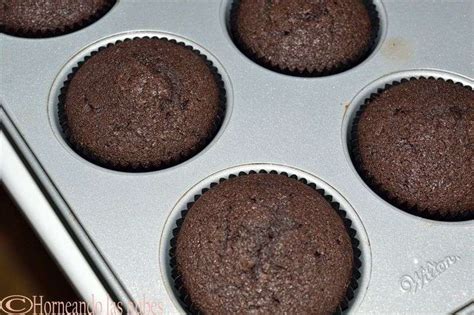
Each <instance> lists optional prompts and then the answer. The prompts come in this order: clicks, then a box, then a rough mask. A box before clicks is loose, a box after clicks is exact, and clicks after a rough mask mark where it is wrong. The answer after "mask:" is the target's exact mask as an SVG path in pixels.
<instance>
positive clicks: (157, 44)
mask: <svg viewBox="0 0 474 315" xmlns="http://www.w3.org/2000/svg"><path fill="white" fill-rule="evenodd" d="M220 84H221V82H220V81H218V77H217V73H216V72H215V70H214V69H212V68H211V67H210V65H209V64H208V62H207V61H206V60H205V58H204V57H203V56H201V55H199V54H198V53H197V52H196V51H193V50H192V49H190V48H189V47H185V46H184V45H181V44H178V43H176V42H173V41H169V40H167V39H157V38H151V39H150V38H141V39H133V40H126V41H124V42H119V43H117V44H115V45H112V46H109V47H107V48H105V49H102V50H100V51H99V52H98V53H97V54H94V55H93V56H92V57H91V58H90V59H88V60H87V61H86V62H85V63H84V64H83V65H81V66H80V67H79V69H78V70H77V72H75V73H74V75H73V78H72V79H71V81H70V83H69V85H68V86H67V91H66V93H65V96H64V108H63V110H62V112H63V114H64V117H63V125H64V127H65V129H66V130H67V133H68V137H69V140H70V142H71V143H72V144H73V145H74V146H75V147H76V148H78V150H79V151H85V152H86V153H87V155H90V156H93V157H94V158H95V159H97V160H99V161H101V162H103V163H104V164H105V165H108V166H112V167H113V168H118V169H127V168H129V167H131V168H141V169H149V168H152V169H153V168H162V167H166V166H169V165H172V164H176V163H179V162H181V161H183V160H184V159H186V158H188V157H190V156H191V155H193V154H194V153H195V152H197V151H199V150H200V149H202V148H203V147H204V146H205V145H206V144H207V143H208V142H209V141H210V139H211V138H212V137H213V136H214V135H215V133H216V132H217V128H218V124H219V123H220V111H221V110H222V108H221V107H222V105H223V104H222V103H223V101H222V97H223V95H222V91H221V86H220ZM60 114H61V113H60ZM60 116H61V115H60Z"/></svg>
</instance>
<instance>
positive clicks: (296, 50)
mask: <svg viewBox="0 0 474 315" xmlns="http://www.w3.org/2000/svg"><path fill="white" fill-rule="evenodd" d="M378 25H379V23H378V15H377V12H376V9H375V6H374V5H373V4H372V3H370V2H369V1H365V0H343V1H342V0H338V1H330V0H322V1H306V0H296V1H263V0H262V1H255V0H236V1H235V2H234V4H233V7H232V11H231V18H230V27H231V33H232V35H233V38H234V41H235V42H236V44H237V46H238V47H239V48H240V49H241V50H242V51H243V52H244V53H245V54H246V55H247V56H248V57H250V58H251V59H253V60H254V61H256V62H257V63H259V64H261V65H263V66H265V67H267V68H270V69H272V70H275V71H278V72H282V73H286V74H291V75H301V76H321V75H328V74H333V73H337V72H340V71H344V70H346V69H348V68H350V67H353V66H354V65H356V64H358V63H359V62H361V61H362V60H363V59H364V58H365V57H366V56H367V55H368V54H369V53H370V52H371V50H372V49H373V47H374V44H375V39H376V37H377V33H378V28H379V26H378Z"/></svg>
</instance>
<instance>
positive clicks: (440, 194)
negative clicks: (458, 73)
mask: <svg viewBox="0 0 474 315" xmlns="http://www.w3.org/2000/svg"><path fill="white" fill-rule="evenodd" d="M356 120H357V121H356V127H355V129H354V130H353V131H354V135H353V137H354V138H355V143H354V147H353V149H354V152H353V153H354V163H355V165H356V167H357V168H358V169H359V172H360V173H361V175H362V177H363V178H364V179H365V181H366V182H367V183H368V184H369V185H370V186H371V187H372V188H373V189H374V190H375V191H376V192H378V193H379V194H380V195H381V196H382V197H384V198H385V199H387V200H388V201H390V202H391V203H393V204H394V205H396V206H398V207H399V208H401V209H404V210H407V211H410V212H414V213H415V214H419V215H422V216H425V217H428V218H434V219H450V218H452V219H457V218H459V219H462V218H469V217H470V218H473V216H474V160H473V157H474V146H473V141H474V136H473V128H474V127H473V122H474V92H473V91H472V89H471V88H469V87H464V86H462V85H460V84H454V83H453V82H448V81H443V80H440V79H438V80H436V79H433V78H431V79H423V78H421V79H412V80H409V81H408V80H403V81H402V83H401V84H397V85H393V86H391V87H389V88H388V89H385V90H384V91H382V92H380V93H378V94H377V95H375V96H373V97H372V98H371V99H370V100H368V101H367V102H366V105H365V106H363V109H362V111H361V113H360V116H359V117H358V118H357V119H356Z"/></svg>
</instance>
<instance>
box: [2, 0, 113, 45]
mask: <svg viewBox="0 0 474 315" xmlns="http://www.w3.org/2000/svg"><path fill="white" fill-rule="evenodd" d="M114 3H115V0H80V1H79V0H3V1H2V5H0V30H1V31H3V32H7V33H11V34H13V35H19V36H27V37H47V36H54V35H61V34H64V33H68V32H71V31H73V30H76V29H78V28H81V27H83V26H86V25H88V24H90V23H92V22H93V21H94V20H95V19H97V18H99V17H100V16H102V15H103V14H105V12H106V11H107V10H109V9H110V8H111V7H112V5H113V4H114Z"/></svg>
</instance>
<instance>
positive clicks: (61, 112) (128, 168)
mask: <svg viewBox="0 0 474 315" xmlns="http://www.w3.org/2000/svg"><path fill="white" fill-rule="evenodd" d="M136 39H153V40H161V41H169V42H171V43H174V44H178V45H180V46H182V47H184V48H186V49H187V50H189V51H192V52H193V53H194V54H196V55H198V56H199V57H200V58H202V60H203V61H204V62H205V63H206V65H207V66H208V67H209V69H210V70H211V72H212V75H213V76H214V79H215V81H216V83H217V85H218V89H219V109H218V113H217V116H216V121H215V122H214V125H213V129H212V130H211V131H210V133H209V136H208V137H207V138H205V139H202V141H201V142H200V143H199V144H198V146H197V148H196V149H195V150H190V151H188V152H186V153H183V154H180V156H179V157H178V158H176V159H173V160H168V161H167V162H164V163H158V164H153V165H141V164H139V165H132V164H117V163H112V162H111V161H106V160H104V159H102V158H100V157H99V156H97V155H95V154H93V153H92V152H90V151H88V150H87V149H86V148H84V147H81V146H80V145H78V144H77V143H76V142H75V141H74V139H73V138H72V135H71V134H70V131H69V128H68V118H67V115H66V112H65V109H64V106H65V100H66V94H67V90H68V87H69V84H70V82H71V80H72V79H73V77H74V75H75V73H76V72H77V71H78V70H79V68H80V67H81V66H82V65H83V64H84V63H85V62H86V61H87V60H88V59H90V58H91V57H92V56H94V55H95V54H97V53H98V52H99V51H102V50H104V49H106V48H108V47H111V46H114V45H119V44H120V43H122V42H126V41H132V40H136ZM58 101H59V102H58V117H59V124H60V125H61V129H62V131H63V136H64V138H65V140H66V142H67V143H68V144H69V146H70V147H72V148H73V149H74V151H75V152H76V153H78V154H79V155H80V156H82V157H83V158H85V159H86V160H88V161H90V162H92V163H94V164H97V165H99V166H102V167H105V168H108V169H112V170H117V171H124V172H146V171H155V170H161V169H165V168H168V167H171V166H174V165H177V164H179V163H181V162H184V161H185V160H187V159H189V158H191V157H193V156H195V155H196V154H198V153H199V152H200V151H202V150H203V149H204V147H206V146H207V145H208V144H209V143H210V142H211V141H212V140H213V138H214V137H215V135H216V134H217V132H218V131H219V129H220V127H221V126H222V123H223V120H224V117H225V114H226V90H225V87H224V82H223V80H222V77H221V75H220V74H219V72H218V70H217V68H216V67H215V66H214V65H213V63H212V62H211V61H210V60H208V59H207V57H206V56H205V55H203V54H202V53H201V52H200V51H199V50H197V49H194V48H193V47H192V46H189V45H187V44H185V43H183V42H179V41H177V40H175V39H168V38H166V37H157V36H143V37H133V38H125V39H124V40H117V41H115V42H113V43H108V44H107V45H104V46H101V47H99V48H98V49H96V50H94V51H92V52H91V53H90V54H88V55H87V56H86V57H84V59H83V60H82V61H80V62H79V63H78V64H77V65H76V66H75V67H73V68H72V70H71V72H70V73H69V74H68V75H67V79H66V81H65V82H64V84H63V86H62V88H61V89H60V94H59V97H58Z"/></svg>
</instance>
